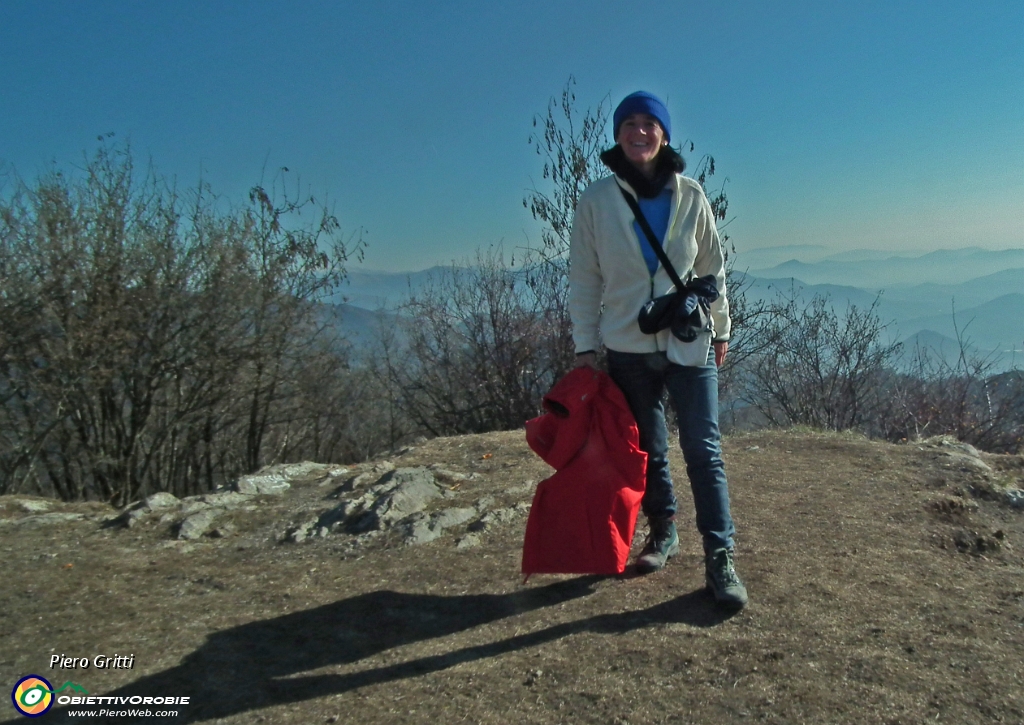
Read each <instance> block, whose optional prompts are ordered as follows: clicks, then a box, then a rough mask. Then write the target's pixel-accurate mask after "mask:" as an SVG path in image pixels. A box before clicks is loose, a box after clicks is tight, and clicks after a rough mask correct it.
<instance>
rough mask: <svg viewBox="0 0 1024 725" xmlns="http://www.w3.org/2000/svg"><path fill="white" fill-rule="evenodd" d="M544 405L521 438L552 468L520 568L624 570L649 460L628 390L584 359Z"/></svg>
mask: <svg viewBox="0 0 1024 725" xmlns="http://www.w3.org/2000/svg"><path fill="white" fill-rule="evenodd" d="M544 409H545V410H546V411H548V412H547V413H545V414H544V415H542V416H540V417H539V418H534V419H532V420H529V421H527V422H526V441H527V443H529V445H530V448H532V449H533V450H534V451H535V452H536V453H537V455H539V456H540V457H541V458H543V459H544V460H545V461H546V462H547V463H548V464H549V465H551V466H552V467H553V468H555V470H556V471H557V473H555V475H553V476H551V477H550V478H547V479H545V480H544V481H541V483H540V485H539V486H537V492H536V494H534V497H533V507H532V508H531V509H530V518H529V519H528V520H527V522H526V537H525V540H524V542H523V574H524V575H526V576H527V577H529V576H530V575H531V574H621V573H622V572H623V571H624V570H625V568H626V561H627V560H628V558H629V548H630V545H631V544H632V542H633V530H634V528H635V527H636V517H637V512H638V511H639V509H640V499H641V498H643V495H644V481H645V478H644V473H645V471H646V468H647V454H646V453H644V452H643V451H641V450H640V446H639V433H638V432H637V427H636V421H635V420H634V418H633V414H632V413H631V412H630V410H629V405H628V404H627V403H626V398H625V397H624V396H623V395H622V392H621V391H620V390H619V389H618V387H616V385H615V383H614V382H612V379H611V378H610V377H608V375H607V374H606V373H603V372H600V371H598V370H595V369H593V368H590V367H585V366H584V367H578V368H575V369H574V370H572V372H570V373H569V374H567V375H566V376H565V377H564V378H562V379H561V380H559V381H558V383H556V384H555V387H553V388H552V389H551V391H550V392H549V393H548V394H547V395H546V396H545V397H544Z"/></svg>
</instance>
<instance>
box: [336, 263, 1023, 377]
mask: <svg viewBox="0 0 1024 725" xmlns="http://www.w3.org/2000/svg"><path fill="white" fill-rule="evenodd" d="M908 254H910V253H908ZM798 257H803V259H799V258H798ZM807 260H810V261H807ZM733 262H734V264H735V269H736V270H737V272H736V279H737V280H744V284H745V290H746V295H747V298H748V300H750V301H757V300H771V299H774V298H775V297H776V295H778V294H780V293H781V294H787V295H788V294H796V295H797V296H798V297H800V298H803V299H810V298H811V297H813V296H815V295H824V296H827V297H829V299H831V300H832V302H833V304H834V305H835V307H836V309H837V311H843V310H845V308H846V306H847V305H848V304H854V305H857V306H858V307H860V308H865V307H868V306H870V305H871V304H872V303H873V302H874V301H875V300H876V298H877V299H878V307H877V311H878V314H879V317H880V318H881V320H882V321H883V323H885V324H887V325H890V327H889V329H890V331H891V333H892V334H893V335H894V337H895V339H898V340H902V341H904V342H905V343H906V344H907V345H912V344H926V343H928V342H929V341H941V340H949V341H954V339H955V336H956V327H959V329H960V331H961V332H962V333H965V338H966V339H967V340H969V341H970V342H971V344H972V345H973V346H974V348H975V350H976V351H978V352H979V353H981V354H989V353H991V354H993V355H994V356H997V357H999V358H1000V359H1001V360H1003V362H1004V364H1007V365H1008V364H1011V363H1012V364H1016V365H1020V364H1021V362H1022V361H1024V249H1004V250H986V249H981V248H978V247H966V248H963V249H952V250H937V251H934V252H928V253H922V254H918V255H916V256H902V255H897V254H893V253H892V252H891V251H885V250H877V249H854V250H845V251H842V252H831V251H830V250H828V249H827V248H825V247H823V246H818V245H794V246H789V247H779V248H772V249H760V250H751V251H749V252H744V251H739V252H737V253H736V254H735V256H734V258H733ZM755 264H756V265H758V268H757V269H754V267H755ZM759 265H764V267H763V268H762V267H760V266H759ZM442 269H444V268H443V267H439V266H436V267H431V268H429V269H425V270H421V271H418V272H381V271H371V270H359V269H353V270H351V271H350V274H349V281H348V283H347V284H345V285H344V286H342V287H341V288H339V290H338V291H337V293H336V295H335V298H334V302H336V303H337V304H338V305H339V307H338V308H337V310H336V314H337V315H338V317H339V319H340V323H339V324H340V326H341V328H342V330H343V331H344V332H346V334H349V333H351V335H352V336H353V337H355V338H356V340H354V342H355V343H356V344H364V343H366V342H367V341H369V340H370V339H372V334H373V330H374V329H375V328H376V326H377V325H378V324H379V321H378V317H379V315H380V311H382V310H386V309H387V310H393V309H394V308H395V307H396V306H397V305H398V304H399V303H400V302H401V301H402V300H404V299H406V298H407V297H408V296H409V294H410V293H416V292H418V291H419V290H421V289H422V288H423V286H424V285H425V284H427V283H428V281H429V279H430V278H431V276H436V275H437V274H438V273H439V272H440V271H441V270H442ZM741 270H743V271H745V273H744V272H743V271H741ZM954 310H955V312H956V326H954V324H953V320H954V317H953V313H954ZM384 322H385V324H393V323H394V320H393V318H390V319H385V321H384ZM942 346H943V347H947V346H948V344H947V343H942Z"/></svg>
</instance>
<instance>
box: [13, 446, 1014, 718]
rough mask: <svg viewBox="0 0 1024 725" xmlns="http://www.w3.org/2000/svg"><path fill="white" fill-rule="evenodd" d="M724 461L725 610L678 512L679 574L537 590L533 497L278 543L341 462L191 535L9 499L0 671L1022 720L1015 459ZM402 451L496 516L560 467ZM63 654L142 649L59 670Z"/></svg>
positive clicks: (305, 698) (202, 696) (113, 690)
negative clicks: (524, 511)
mask: <svg viewBox="0 0 1024 725" xmlns="http://www.w3.org/2000/svg"><path fill="white" fill-rule="evenodd" d="M725 454H726V466H727V470H728V474H729V478H730V483H731V488H732V496H733V513H734V516H735V518H736V520H737V525H738V528H739V531H740V535H739V536H738V539H737V549H738V568H739V571H740V574H741V575H742V576H743V578H744V580H745V582H746V584H747V587H748V589H749V591H750V599H751V603H750V605H749V606H748V607H747V608H746V609H745V610H743V611H742V612H740V613H738V614H734V615H730V614H728V613H724V612H721V611H719V610H718V609H716V607H715V606H714V604H713V602H712V600H711V599H710V597H709V596H708V595H707V594H706V593H705V592H704V590H703V574H702V569H701V562H700V543H699V540H698V538H697V536H696V533H695V529H694V527H693V520H692V512H691V511H690V508H689V506H687V505H684V506H683V507H682V514H681V515H680V517H679V518H680V521H679V524H680V530H681V533H682V544H683V546H682V552H681V554H680V556H678V557H677V558H675V559H673V560H672V561H671V562H670V564H669V566H668V567H667V568H666V569H665V570H664V571H662V572H659V573H657V574H653V575H650V576H645V577H639V576H634V575H632V574H631V573H629V572H628V571H627V573H626V574H625V575H623V576H621V577H543V576H536V577H534V578H532V579H531V580H530V581H529V583H527V584H525V585H524V584H523V583H522V580H521V577H520V575H519V555H520V546H521V543H522V531H523V525H524V523H525V519H524V518H522V517H521V516H520V517H519V518H513V519H511V520H507V521H505V522H504V523H500V522H499V523H492V524H491V525H488V526H486V527H483V528H482V530H481V528H480V527H479V526H477V529H478V530H477V531H476V532H473V531H472V530H471V529H470V527H471V526H473V523H474V522H472V521H470V522H466V523H465V524H460V525H459V526H456V527H453V528H451V529H449V530H446V531H445V532H444V533H443V535H442V536H441V537H440V538H438V539H437V540H435V541H432V542H430V543H427V544H422V545H419V546H408V545H406V544H405V543H404V542H403V540H402V539H401V537H400V536H398V534H397V533H396V532H389V533H384V534H380V535H377V536H371V537H366V536H363V538H358V537H357V536H356V535H354V534H348V533H334V534H330V535H328V536H324V537H322V538H321V537H310V538H309V539H307V540H304V541H301V542H299V543H285V542H284V541H283V540H284V539H285V538H286V536H287V532H288V530H289V527H291V526H294V525H295V524H296V523H299V522H301V521H302V520H304V519H308V518H309V516H310V515H316V514H318V513H319V512H322V511H325V510H327V509H330V508H331V507H332V506H334V505H336V504H337V496H338V490H337V487H336V486H335V485H334V484H333V483H331V482H332V481H334V480H335V479H331V478H325V476H326V472H325V471H320V472H319V474H316V475H313V474H311V475H310V476H309V477H308V479H307V480H298V481H293V485H292V488H291V489H289V490H288V491H287V492H286V493H285V494H283V495H280V496H257V497H255V498H254V499H253V501H255V503H253V504H252V505H249V506H246V507H243V508H238V509H234V510H232V511H231V512H228V513H226V514H224V515H223V517H222V519H220V520H219V521H220V522H221V524H226V525H222V526H219V528H218V529H217V533H218V534H219V538H210V537H207V536H204V537H202V538H199V539H196V540H194V541H181V540H176V539H174V538H173V534H174V531H173V523H171V522H169V521H168V520H167V519H166V517H164V518H163V519H161V517H158V516H151V517H149V518H147V519H146V520H145V521H143V522H141V523H139V524H138V525H135V526H133V527H132V528H128V529H126V528H121V527H119V526H110V525H109V524H108V525H104V521H107V520H109V519H111V518H112V517H113V515H114V514H116V513H117V512H113V511H110V510H109V509H106V508H105V507H103V506H101V505H98V504H77V505H65V504H52V505H50V506H47V505H46V502H40V501H39V500H38V499H26V498H25V497H0V553H2V557H0V578H2V581H3V584H2V586H0V683H4V686H5V687H13V686H14V683H15V682H16V681H17V680H18V679H20V678H21V677H22V676H24V675H27V674H30V673H34V674H39V675H42V676H43V677H46V678H47V679H48V680H49V681H50V682H51V683H52V684H53V685H54V687H55V688H56V687H60V686H61V685H62V684H63V683H64V682H65V681H72V682H74V683H76V684H79V685H81V686H83V687H84V688H86V689H87V690H88V691H89V692H90V694H92V695H93V696H96V695H102V696H111V695H116V696H122V697H128V696H132V695H138V696H165V695H171V696H186V695H187V696H189V697H190V698H191V702H190V704H189V705H187V706H181V707H178V708H176V709H178V710H179V714H178V716H177V717H173V718H150V719H137V718H130V717H121V718H100V717H94V718H81V717H70V716H69V712H68V711H69V709H78V708H67V707H54V708H53V710H51V712H49V713H48V714H46V715H45V716H43V717H42V718H40V719H39V722H43V723H45V722H60V723H65V722H83V723H99V722H117V723H125V722H135V721H138V722H147V723H156V722H174V723H190V722H218V723H238V724H241V723H302V724H303V725H308V724H310V723H368V724H370V723H458V722H467V723H495V724H498V723H500V724H502V725H504V724H505V723H604V724H611V723H617V724H618V725H625V724H626V723H633V724H636V725H653V724H655V723H670V722H671V723H680V722H682V723H742V722H768V723H786V724H791V723H829V724H839V723H850V724H851V725H852V724H854V723H856V724H857V725H864V724H865V723H885V724H887V725H896V724H897V723H899V724H900V725H910V724H912V723H934V722H940V723H941V722H945V723H956V724H957V725H967V724H970V723H992V722H1001V723H1016V724H1019V723H1022V722H1024V694H1022V693H1024V657H1022V653H1024V576H1022V575H1024V556H1022V554H1024V513H1022V512H1021V511H1020V510H1019V509H1014V508H1012V507H1011V506H1010V505H1008V504H1007V502H1006V499H1005V497H1003V496H1002V494H1001V492H1002V491H1003V489H1004V488H1005V487H1007V486H1010V487H1015V488H1018V489H1019V488H1022V487H1024V463H1022V461H1021V458H1020V457H1008V456H990V455H982V456H980V457H979V456H973V455H961V454H960V453H959V452H958V449H955V447H951V446H948V445H947V446H942V445H937V444H935V445H918V444H908V445H901V446H895V445H888V444H884V443H877V442H870V441H867V440H865V439H863V438H860V437H857V436H849V435H825V434H818V433H807V432H799V431H796V432H794V431H789V432H761V433H756V434H748V435H742V436H734V437H730V438H727V439H726V441H725ZM674 455H675V458H674V459H673V461H672V463H673V467H674V468H673V470H674V471H676V472H677V481H681V482H682V485H681V486H680V487H679V488H680V492H681V493H682V494H684V495H683V496H682V497H681V500H682V501H684V502H688V496H687V495H686V485H685V477H684V474H683V473H682V472H683V470H684V469H683V466H682V461H681V460H680V459H679V456H678V452H676V453H675V454H674ZM392 462H393V463H394V464H395V465H399V466H426V465H430V464H435V465H441V466H443V467H444V468H445V469H447V470H449V471H453V472H456V473H460V474H463V475H462V476H460V477H456V478H454V479H453V478H450V479H449V483H447V484H446V488H447V490H448V491H449V494H447V498H446V499H444V500H443V501H441V502H440V503H438V504H437V505H438V506H442V505H443V506H477V507H479V508H480V509H481V510H483V509H485V508H493V509H497V508H501V507H506V508H507V507H511V506H514V504H515V503H516V502H519V501H528V500H529V498H530V496H531V494H532V490H533V484H535V483H536V481H538V480H540V479H541V478H543V477H545V476H547V475H549V472H550V469H548V468H547V467H546V466H545V465H544V464H543V463H541V462H540V461H539V460H538V459H537V458H536V457H535V456H534V455H533V454H532V453H530V451H529V450H528V449H527V447H526V445H525V442H524V441H523V436H522V434H521V432H510V433H495V434H487V435H481V436H465V437H460V438H447V439H437V440H433V441H430V442H428V443H426V444H424V445H422V446H419V447H417V448H414V449H411V450H408V451H406V452H404V453H403V454H402V455H400V456H398V457H395V458H394V459H393V460H392ZM979 462H980V463H982V464H984V465H978V463H979ZM985 466H987V467H988V470H986V468H985ZM359 470H365V467H364V468H363V469H357V470H354V471H353V472H352V473H357V472H359ZM472 473H476V474H478V475H477V476H471V475H469V474H472ZM318 476H319V477H318ZM453 481H454V482H453ZM33 508H35V509H45V510H44V511H40V510H36V511H31V510H30V509H33ZM59 514H75V515H81V516H78V517H75V516H63V517H61V516H59ZM47 517H48V518H47ZM643 528H644V527H642V526H640V527H638V534H637V540H636V542H635V545H636V548H637V549H639V547H640V545H641V544H642V537H643V533H644V532H643ZM470 534H472V535H473V538H469V539H468V543H467V537H469V536H470ZM460 542H462V543H461V545H460ZM52 654H65V655H67V656H69V657H71V656H75V657H90V658H91V657H93V656H95V655H98V654H104V655H110V656H112V655H114V654H121V655H125V654H132V655H134V668H133V669H106V670H101V669H96V668H95V667H92V668H90V669H87V670H81V669H79V670H63V671H61V670H58V669H51V668H50V667H49V661H50V657H51V655H52ZM69 692H70V691H65V693H63V694H69ZM5 697H6V696H5ZM4 707H6V708H7V710H6V712H5V713H4V715H3V717H5V722H6V723H23V722H28V721H27V720H25V719H24V718H22V717H21V716H19V715H17V714H16V713H15V712H14V709H13V707H12V705H11V704H10V702H9V701H8V704H7V705H6V706H4ZM107 707H110V706H109V705H108V706H107ZM117 707H118V708H120V707H122V706H117ZM125 707H127V706H125ZM93 709H96V710H98V709H100V706H98V705H97V706H94V707H93ZM153 709H154V710H157V709H159V707H155V708H153Z"/></svg>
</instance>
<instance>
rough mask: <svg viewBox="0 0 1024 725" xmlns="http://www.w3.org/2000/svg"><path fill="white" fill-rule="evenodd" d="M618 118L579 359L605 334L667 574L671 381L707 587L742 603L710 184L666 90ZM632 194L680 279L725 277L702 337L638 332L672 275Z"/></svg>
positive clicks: (582, 290) (580, 221)
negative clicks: (641, 454)
mask: <svg viewBox="0 0 1024 725" xmlns="http://www.w3.org/2000/svg"><path fill="white" fill-rule="evenodd" d="M612 121H613V125H614V138H615V142H616V145H615V146H613V147H612V148H611V149H609V150H608V151H605V152H604V153H603V154H602V155H601V160H602V161H603V162H604V164H605V165H606V166H607V167H608V168H609V169H610V170H611V171H612V173H613V175H612V176H608V177H605V178H603V179H600V180H598V181H596V182H594V183H593V184H591V185H590V186H589V187H588V188H587V189H586V191H584V192H583V194H582V195H581V196H580V201H579V204H578V205H577V207H576V215H575V217H574V219H573V228H572V236H571V240H570V246H569V257H570V263H571V266H570V272H569V313H570V315H571V317H572V322H573V339H574V342H575V345H576V356H577V357H576V364H577V365H590V366H592V367H593V366H594V365H595V364H596V354H595V351H596V350H597V349H598V347H599V346H600V345H601V343H602V342H603V344H604V345H605V347H606V348H607V352H608V373H609V374H610V375H611V377H612V379H613V380H614V381H615V383H616V384H617V385H618V386H619V388H620V389H621V390H622V392H623V394H624V395H625V396H626V400H627V401H628V402H629V406H630V408H631V409H632V411H633V416H634V417H635V418H636V422H637V427H638V428H639V430H640V447H641V449H643V450H644V451H646V452H647V456H648V458H647V489H646V492H645V493H644V498H643V504H642V508H643V511H644V514H645V515H646V516H647V520H648V524H649V527H650V534H649V536H648V538H647V543H646V545H645V546H644V549H643V551H642V552H641V554H640V557H639V558H638V559H637V562H636V567H637V570H638V571H640V572H641V573H649V572H653V571H657V570H658V569H661V568H662V567H664V566H665V563H666V561H667V560H668V559H669V558H670V557H672V556H674V555H675V554H677V553H678V552H679V537H678V535H677V533H676V527H675V523H674V519H675V513H676V497H675V494H674V492H673V486H672V477H671V474H670V472H669V468H668V431H667V429H666V426H665V409H664V406H663V404H662V394H663V392H664V391H665V390H666V389H667V390H668V392H669V395H670V396H671V397H672V402H673V405H674V407H675V410H676V415H677V418H678V423H679V443H680V446H681V447H682V451H683V457H684V458H685V460H686V473H687V475H688V477H689V479H690V489H691V491H692V492H693V501H694V507H695V509H696V519H697V529H698V531H699V532H700V534H701V537H702V538H703V543H704V553H705V559H704V568H705V578H706V582H707V585H708V587H709V588H710V589H711V591H712V592H713V593H714V595H715V599H716V600H717V601H718V602H720V603H721V604H723V605H727V606H732V607H742V606H744V605H745V604H746V603H747V592H746V589H745V588H744V586H743V583H742V582H741V581H740V579H739V577H738V576H737V575H736V570H735V567H734V564H733V536H734V534H735V527H734V525H733V520H732V516H731V514H730V512H729V485H728V483H727V481H726V477H725V467H724V464H723V462H722V450H721V434H720V432H719V428H718V366H719V365H721V364H722V363H723V362H724V360H725V356H726V352H727V351H728V349H729V342H728V340H729V328H730V319H729V303H728V300H727V298H726V289H725V258H724V255H723V253H722V246H721V242H720V240H719V237H718V231H717V230H716V228H715V219H714V214H713V213H712V211H711V205H710V204H709V203H708V200H707V197H706V196H705V195H704V192H703V190H702V189H701V187H700V185H699V184H698V183H697V182H695V181H693V180H692V179H689V178H687V177H685V176H683V175H682V172H683V169H684V168H685V163H684V161H683V159H682V157H681V156H680V155H679V154H678V153H676V151H675V150H673V149H672V147H670V146H669V145H668V144H669V140H670V138H671V133H672V125H671V120H670V118H669V114H668V109H667V108H666V107H665V104H664V103H662V102H661V100H660V99H658V98H657V97H656V96H654V95H652V94H650V93H646V92H643V91H638V92H636V93H632V94H630V95H628V96H626V98H624V99H623V100H622V102H621V103H620V104H619V105H618V107H617V108H616V109H615V113H614V115H613V117H612ZM623 191H625V192H626V193H627V194H629V195H631V196H632V197H634V198H635V199H636V200H637V202H638V204H639V208H640V211H641V212H642V215H643V216H644V217H645V218H646V219H647V222H648V224H649V225H650V227H651V228H652V230H653V232H654V234H655V236H656V237H657V238H658V240H659V241H660V242H661V246H662V248H663V249H664V251H665V254H666V255H667V256H668V259H669V261H670V262H671V263H672V266H673V267H675V270H676V272H677V273H678V275H679V277H681V278H683V279H686V278H688V277H690V276H698V277H702V276H704V275H713V276H714V277H715V280H716V282H717V287H718V290H719V297H718V299H717V300H716V301H715V302H714V303H712V305H711V320H712V329H711V330H709V331H708V332H706V333H705V334H702V335H700V336H698V337H697V339H696V340H694V341H693V342H686V343H684V342H681V341H679V340H678V339H676V338H674V337H673V336H672V332H671V331H670V330H662V331H661V332H658V333H655V334H652V335H648V334H644V333H643V332H641V331H640V328H639V326H638V324H637V314H638V313H639V311H640V308H641V307H642V306H643V305H644V303H646V302H648V301H649V300H651V299H653V298H655V297H659V296H661V295H664V294H666V293H668V292H669V291H671V289H672V286H673V284H672V281H671V279H670V276H669V274H668V272H666V271H665V269H664V267H663V266H662V265H661V264H660V263H659V261H658V256H657V253H656V252H655V251H654V249H653V248H652V247H651V244H650V242H649V241H648V239H647V235H646V234H645V233H644V232H643V231H642V230H641V226H640V225H639V224H638V223H637V221H636V219H635V216H634V214H633V212H632V211H631V210H630V206H629V204H628V203H627V202H626V200H625V199H624V197H623V195H622V192H623ZM712 350H713V351H714V353H713V354H714V357H713V358H712V357H711V354H712V352H711V351H712Z"/></svg>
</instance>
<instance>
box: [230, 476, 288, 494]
mask: <svg viewBox="0 0 1024 725" xmlns="http://www.w3.org/2000/svg"><path fill="white" fill-rule="evenodd" d="M289 488H291V484H290V483H288V481H286V480H285V478H284V476H282V475H281V474H280V473H254V474H252V475H249V476H241V477H239V479H238V480H237V481H235V491H237V492H238V493H245V494H249V495H250V496H252V495H256V494H272V495H281V494H283V493H284V492H285V491H287V490H288V489H289Z"/></svg>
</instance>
